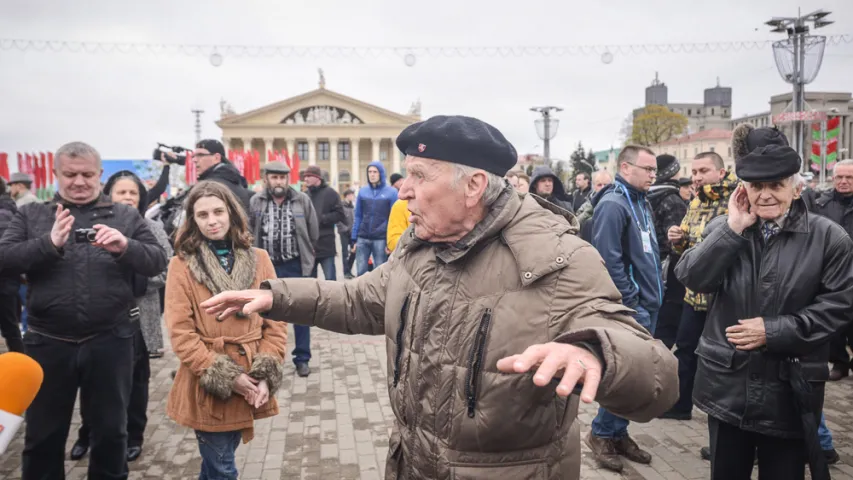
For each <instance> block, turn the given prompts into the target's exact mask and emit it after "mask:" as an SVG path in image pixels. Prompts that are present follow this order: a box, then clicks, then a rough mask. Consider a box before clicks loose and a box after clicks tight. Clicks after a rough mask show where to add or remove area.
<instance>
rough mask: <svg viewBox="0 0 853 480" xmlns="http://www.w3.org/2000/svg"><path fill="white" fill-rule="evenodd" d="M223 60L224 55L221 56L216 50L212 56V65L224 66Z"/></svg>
mask: <svg viewBox="0 0 853 480" xmlns="http://www.w3.org/2000/svg"><path fill="white" fill-rule="evenodd" d="M223 60H224V59H223V58H222V55H220V54H219V52H217V51H216V50H214V51H213V53H211V54H210V64H211V65H213V66H214V67H218V66H220V65H222V62H223Z"/></svg>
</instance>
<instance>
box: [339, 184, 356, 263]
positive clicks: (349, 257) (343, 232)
mask: <svg viewBox="0 0 853 480" xmlns="http://www.w3.org/2000/svg"><path fill="white" fill-rule="evenodd" d="M354 199H355V191H353V189H351V188H348V189H346V190H345V191H344V201H343V202H341V205H343V207H344V216H345V217H346V221H343V222H340V223H338V224H337V225H336V228H337V229H338V237H339V238H340V240H341V263H342V264H343V267H344V278H346V279H351V278H352V277H353V275H352V264H353V263H354V262H355V254H353V253H352V252H350V234H351V233H352V224H353V219H354V217H355V212H354V210H355V205H354V204H353V200H354Z"/></svg>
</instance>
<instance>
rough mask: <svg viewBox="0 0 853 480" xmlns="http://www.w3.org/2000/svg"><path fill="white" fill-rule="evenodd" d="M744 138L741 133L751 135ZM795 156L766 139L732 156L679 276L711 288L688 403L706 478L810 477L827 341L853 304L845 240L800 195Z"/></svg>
mask: <svg viewBox="0 0 853 480" xmlns="http://www.w3.org/2000/svg"><path fill="white" fill-rule="evenodd" d="M747 138H748V137H747ZM800 164H801V162H800V157H799V156H798V155H797V153H796V152H795V151H794V150H793V149H791V148H790V147H788V146H784V145H774V144H771V145H767V146H763V147H759V148H756V149H754V150H752V151H751V152H750V153H749V154H747V155H746V156H743V157H741V158H738V159H737V162H736V171H737V175H738V177H739V178H740V179H741V181H742V184H741V185H740V186H739V187H738V188H737V190H736V191H735V192H734V193H733V194H732V196H731V198H730V199H729V205H728V215H722V216H720V217H717V218H716V219H714V220H713V221H712V222H710V223H709V224H708V226H707V227H706V228H705V231H704V234H703V241H702V242H701V243H699V244H698V245H696V246H695V247H693V248H690V249H689V250H687V251H686V252H685V253H684V255H683V256H682V259H681V261H680V263H679V264H678V266H677V267H676V275H677V276H678V278H679V279H680V280H681V281H682V282H683V283H684V285H685V286H686V287H687V288H689V289H691V290H693V291H696V292H701V293H708V294H714V295H715V296H714V301H713V302H712V303H711V306H710V309H709V311H708V316H707V320H706V322H707V323H706V325H705V328H704V331H703V333H702V337H701V339H700V341H699V348H698V349H697V354H698V355H699V357H700V359H699V367H698V370H697V373H696V384H695V389H694V391H693V400H694V403H695V405H696V406H697V407H699V409H701V410H703V411H704V412H706V413H707V414H708V427H709V430H710V434H711V435H710V436H711V456H712V458H711V476H712V478H713V479H726V480H738V479H748V478H750V476H751V472H752V468H753V460H754V458H755V456H756V454H757V456H758V468H759V478H760V479H765V478H766V479H771V478H772V479H779V480H786V479H792V480H794V479H803V478H804V476H805V467H804V465H805V463H806V461H808V464H809V469H810V471H811V474H812V478H813V479H828V478H829V471H828V468H827V464H826V459H825V458H824V456H823V454H822V452H821V449H820V445H819V442H818V437H817V427H818V420H819V417H820V411H821V409H822V405H823V394H824V382H825V381H826V380H827V378H828V377H829V369H828V368H827V360H828V357H829V340H830V338H831V337H832V336H833V335H834V334H835V332H836V331H837V330H838V329H839V328H841V327H843V326H844V325H845V324H846V323H847V321H848V316H849V311H850V310H851V308H853V273H851V269H850V264H851V262H853V242H851V240H850V237H848V236H847V234H846V233H845V232H844V230H843V229H842V228H841V227H839V226H838V225H837V224H835V223H833V222H832V221H830V220H828V219H826V218H824V217H821V216H818V215H810V214H809V213H808V212H807V211H806V208H805V204H804V203H803V201H802V199H801V198H800V192H801V190H802V180H801V177H800V175H799V171H800Z"/></svg>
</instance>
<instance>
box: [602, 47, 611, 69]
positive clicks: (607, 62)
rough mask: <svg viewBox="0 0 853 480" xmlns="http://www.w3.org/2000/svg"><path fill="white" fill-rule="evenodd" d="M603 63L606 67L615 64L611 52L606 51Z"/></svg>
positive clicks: (603, 55)
mask: <svg viewBox="0 0 853 480" xmlns="http://www.w3.org/2000/svg"><path fill="white" fill-rule="evenodd" d="M601 63H603V64H605V65H610V64H611V63H613V54H612V53H610V50H605V51H604V53H602V54H601Z"/></svg>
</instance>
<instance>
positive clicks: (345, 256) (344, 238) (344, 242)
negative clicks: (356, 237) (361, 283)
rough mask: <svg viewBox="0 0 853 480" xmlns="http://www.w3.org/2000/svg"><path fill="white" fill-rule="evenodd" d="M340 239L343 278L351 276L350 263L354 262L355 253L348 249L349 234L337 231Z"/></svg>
mask: <svg viewBox="0 0 853 480" xmlns="http://www.w3.org/2000/svg"><path fill="white" fill-rule="evenodd" d="M338 236H339V237H340V239H341V252H342V253H341V262H342V263H343V266H344V278H348V277H352V276H353V275H352V265H353V264H354V263H355V254H354V253H352V252H351V251H350V234H349V233H339V234H338Z"/></svg>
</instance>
